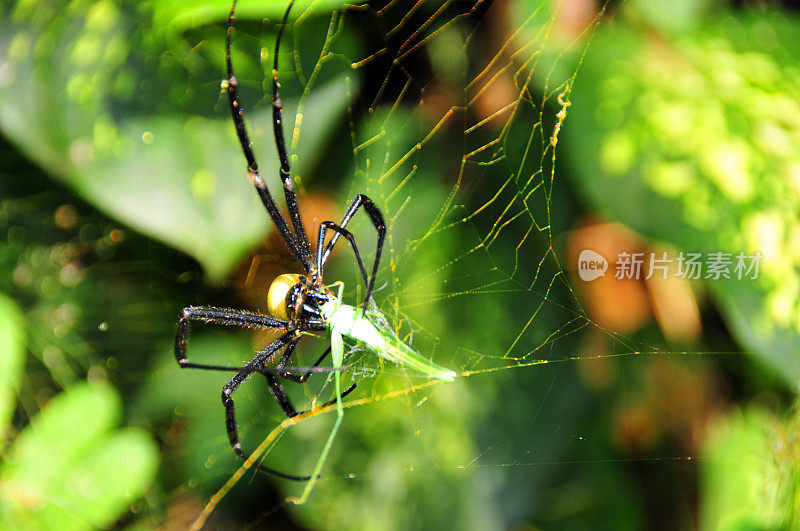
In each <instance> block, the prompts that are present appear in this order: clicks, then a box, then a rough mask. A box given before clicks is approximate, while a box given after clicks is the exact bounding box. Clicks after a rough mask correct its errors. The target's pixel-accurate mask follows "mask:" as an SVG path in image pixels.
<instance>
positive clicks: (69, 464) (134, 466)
mask: <svg viewBox="0 0 800 531" xmlns="http://www.w3.org/2000/svg"><path fill="white" fill-rule="evenodd" d="M23 327H24V324H23V317H22V313H21V312H20V310H19V309H17V308H16V306H15V304H14V303H13V302H12V301H10V300H8V299H6V298H5V297H4V296H3V298H0V337H2V338H3V345H2V347H3V348H2V350H0V352H1V353H2V356H3V369H4V371H3V373H2V375H3V377H2V381H0V397H2V399H3V402H2V403H0V411H2V412H3V414H4V415H3V418H2V419H0V420H2V421H3V422H2V424H0V432H1V433H5V432H6V431H7V421H8V420H10V419H8V418H7V417H8V413H10V412H13V408H12V407H11V406H12V405H13V397H14V395H15V394H16V393H17V392H18V389H19V380H20V376H21V370H20V369H21V368H22V366H23V363H24V349H25V334H24V332H23ZM121 411H122V401H121V399H120V397H119V395H118V394H117V393H116V391H114V390H113V389H112V388H111V387H110V386H109V385H108V384H97V385H91V384H88V383H83V384H78V385H74V386H72V387H70V388H69V389H68V390H67V391H65V392H63V393H61V394H60V395H58V396H56V397H55V398H53V399H52V400H50V402H49V403H48V406H47V408H45V409H44V410H42V411H41V412H40V413H39V414H38V415H37V416H36V417H35V418H33V419H32V420H31V423H30V424H29V425H28V426H26V427H25V428H24V429H23V430H22V431H21V432H20V433H19V434H18V435H17V436H16V437H15V438H14V442H13V444H12V445H11V446H10V447H8V448H4V449H3V452H2V454H3V462H2V464H0V525H2V526H3V527H4V528H9V529H10V528H15V529H96V528H98V527H107V526H109V525H111V524H113V523H114V522H115V521H116V520H117V519H119V518H120V516H122V515H123V514H124V513H126V512H127V511H128V509H129V508H130V506H131V503H132V502H134V501H136V500H137V499H138V498H139V497H140V496H141V495H142V494H143V493H144V492H145V490H146V489H147V488H148V486H149V485H150V483H151V482H152V480H153V477H154V476H155V473H156V469H157V468H158V462H159V454H158V448H157V447H156V445H155V444H154V443H153V441H152V439H151V438H150V436H149V434H147V433H146V432H144V431H142V430H139V429H135V428H124V429H116V425H117V424H118V423H119V421H120V416H121Z"/></svg>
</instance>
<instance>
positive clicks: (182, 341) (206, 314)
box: [175, 306, 324, 370]
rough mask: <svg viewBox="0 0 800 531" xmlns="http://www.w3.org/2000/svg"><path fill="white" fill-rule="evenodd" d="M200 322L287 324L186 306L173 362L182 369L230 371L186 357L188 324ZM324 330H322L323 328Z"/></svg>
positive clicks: (256, 315)
mask: <svg viewBox="0 0 800 531" xmlns="http://www.w3.org/2000/svg"><path fill="white" fill-rule="evenodd" d="M190 321H202V322H204V323H213V324H217V325H222V326H240V327H242V328H261V329H266V330H269V329H273V330H274V329H284V330H285V329H286V328H287V327H288V326H289V323H287V322H286V321H282V320H280V319H276V318H274V317H270V316H268V315H261V314H259V313H253V312H248V311H244V310H230V309H227V308H215V307H213V306H188V307H186V308H184V309H183V310H181V313H180V314H179V315H178V331H177V332H176V333H175V360H176V361H177V362H178V365H180V366H181V368H184V369H187V368H188V369H207V370H231V368H230V367H226V366H223V365H206V364H202V363H191V362H190V361H189V359H188V358H187V356H186V342H187V339H188V335H189V322H190ZM323 329H324V328H323Z"/></svg>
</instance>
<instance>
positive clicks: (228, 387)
mask: <svg viewBox="0 0 800 531" xmlns="http://www.w3.org/2000/svg"><path fill="white" fill-rule="evenodd" d="M295 334H296V332H295V331H294V330H290V331H288V332H286V333H285V334H283V335H282V336H281V337H279V338H278V339H276V340H275V341H273V342H272V343H270V344H269V345H268V346H266V347H264V348H263V349H261V350H260V351H259V352H257V353H256V355H255V356H253V359H251V360H250V361H249V362H247V364H246V365H245V366H244V367H242V370H240V371H239V372H237V373H236V374H234V375H233V377H232V378H231V379H230V380H228V383H226V384H225V385H224V386H223V387H222V404H223V405H224V406H225V426H226V428H227V430H228V440H229V441H230V443H231V447H232V448H233V451H234V452H236V454H237V455H238V456H239V457H241V458H242V459H244V460H245V461H247V460H248V459H249V458H250V456H249V455H248V454H247V453H246V452H245V451H244V450H243V449H242V443H241V442H240V441H239V431H238V430H237V428H236V413H235V410H234V405H233V397H232V396H231V395H233V393H234V392H235V391H236V389H238V388H239V386H240V385H241V384H242V383H243V382H244V381H245V380H247V379H248V378H249V377H250V376H251V375H252V374H253V373H255V372H257V369H258V368H259V367H260V366H262V365H263V364H264V363H265V362H266V361H267V360H269V359H270V358H271V357H273V356H274V355H275V353H276V352H278V351H279V350H280V349H281V348H283V346H284V345H286V343H288V342H289V341H290V340H291V339H292V338H293V337H295ZM270 377H272V376H271V375H270V376H267V378H270ZM270 390H272V388H271V387H270ZM276 398H277V397H276ZM279 402H280V401H279ZM281 405H283V404H281ZM256 467H257V468H258V469H259V470H261V471H263V472H266V473H268V474H271V475H273V476H276V477H279V478H283V479H290V480H293V481H308V480H309V479H311V477H310V476H293V475H291V474H285V473H283V472H279V471H277V470H273V469H271V468H269V467H267V466H264V465H262V464H261V463H256Z"/></svg>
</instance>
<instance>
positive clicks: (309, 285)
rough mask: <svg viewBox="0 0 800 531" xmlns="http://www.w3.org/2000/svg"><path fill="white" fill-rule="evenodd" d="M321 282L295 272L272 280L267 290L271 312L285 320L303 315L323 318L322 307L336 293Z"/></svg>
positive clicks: (268, 305) (268, 306)
mask: <svg viewBox="0 0 800 531" xmlns="http://www.w3.org/2000/svg"><path fill="white" fill-rule="evenodd" d="M321 284H322V283H321V282H319V281H317V282H314V281H313V280H311V279H310V278H309V277H307V276H305V275H299V274H295V273H284V274H283V275H280V276H279V277H277V278H276V279H275V280H274V281H273V282H272V284H271V285H270V287H269V291H268V292H267V308H268V309H269V313H271V314H272V315H274V316H275V317H277V318H278V319H283V320H284V321H291V320H293V319H295V318H302V317H303V316H308V317H311V318H314V319H322V314H321V313H320V307H321V306H322V304H324V303H325V302H327V301H329V300H330V299H331V298H333V296H334V295H333V293H331V291H330V290H329V289H327V288H325V287H323V286H322V285H321Z"/></svg>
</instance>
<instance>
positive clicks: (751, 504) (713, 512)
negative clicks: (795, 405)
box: [701, 407, 800, 529]
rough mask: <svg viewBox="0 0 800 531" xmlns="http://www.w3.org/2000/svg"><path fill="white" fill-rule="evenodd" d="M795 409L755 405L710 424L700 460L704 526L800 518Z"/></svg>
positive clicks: (767, 524)
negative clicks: (775, 410)
mask: <svg viewBox="0 0 800 531" xmlns="http://www.w3.org/2000/svg"><path fill="white" fill-rule="evenodd" d="M798 420H800V417H798V415H797V413H796V412H795V413H794V414H793V415H792V416H791V417H790V418H787V419H785V420H784V421H781V420H780V419H778V418H776V417H775V416H774V415H772V414H771V413H769V412H768V411H765V410H763V409H760V408H757V407H751V408H749V409H747V410H745V411H733V412H732V413H731V414H730V415H729V416H728V417H727V418H725V419H717V420H716V421H715V422H714V423H712V425H711V426H710V430H709V436H708V439H707V440H706V442H705V452H704V454H705V456H706V460H705V462H704V463H703V469H702V476H701V477H702V482H703V501H704V504H703V514H702V515H701V523H702V526H703V528H704V529H794V528H795V527H796V526H797V522H798V521H800V496H799V493H798V488H799V486H800V454H798V442H800V441H799V440H798V433H799V432H798V428H800V425H799V424H798Z"/></svg>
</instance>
